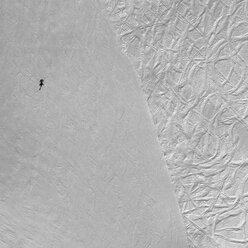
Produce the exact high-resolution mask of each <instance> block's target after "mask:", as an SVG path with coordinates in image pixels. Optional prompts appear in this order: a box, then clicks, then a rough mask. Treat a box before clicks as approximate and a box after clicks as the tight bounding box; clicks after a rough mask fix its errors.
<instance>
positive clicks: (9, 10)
mask: <svg viewBox="0 0 248 248" xmlns="http://www.w3.org/2000/svg"><path fill="white" fill-rule="evenodd" d="M98 4H99V3H97V2H95V1H94V0H89V1H73V0H67V1H63V0H51V1H38V0H30V1H20V0H2V1H1V2H0V7H1V10H0V11H1V15H0V18H1V22H0V27H1V34H0V48H1V50H0V62H1V73H0V77H1V78H0V79H1V90H0V108H1V117H0V128H1V129H0V248H185V247H187V242H186V235H185V229H184V225H183V222H182V219H181V216H180V214H179V208H178V205H177V201H176V197H175V196H174V193H173V188H172V186H171V183H170V179H169V177H168V175H167V171H166V169H165V164H164V162H163V161H162V154H161V152H160V150H159V149H160V148H159V144H158V142H157V139H156V132H155V131H154V128H153V124H152V120H151V118H150V116H149V113H148V109H147V108H146V103H145V100H144V99H143V97H142V93H141V89H140V88H139V86H138V82H137V79H136V75H135V73H134V70H133V68H132V66H131V63H130V62H129V60H128V59H127V58H126V57H125V56H124V55H122V54H121V49H120V47H118V46H117V44H116V40H115V36H114V35H113V33H112V31H111V29H110V27H109V23H108V22H107V21H106V20H107V19H105V16H104V15H103V13H102V11H100V8H99V5H98ZM41 82H42V84H41Z"/></svg>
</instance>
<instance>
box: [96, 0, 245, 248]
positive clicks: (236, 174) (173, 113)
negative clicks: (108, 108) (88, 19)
mask: <svg viewBox="0 0 248 248" xmlns="http://www.w3.org/2000/svg"><path fill="white" fill-rule="evenodd" d="M101 3H102V7H103V9H104V13H105V14H106V15H107V16H108V19H109V21H110V23H111V26H112V29H113V30H114V32H115V33H116V36H117V38H118V42H119V44H120V45H121V47H122V52H123V53H125V54H126V55H127V56H128V57H129V59H130V61H132V65H133V67H134V68H135V71H136V73H137V75H138V78H139V82H140V86H141V88H142V89H143V94H144V95H145V98H146V100H147V105H148V106H149V110H150V113H151V116H152V119H153V122H154V124H155V125H156V129H157V137H158V140H159V143H160V145H161V149H162V151H163V154H164V159H165V164H166V166H167V168H168V169H169V173H170V175H171V178H172V181H173V184H174V188H175V194H176V197H177V200H178V203H179V207H180V210H181V213H182V216H183V219H184V223H185V227H186V232H187V239H188V243H189V247H196V248H201V247H206V248H211V247H218V248H247V247H248V221H247V212H248V152H247V150H248V120H247V117H248V108H247V107H248V105H247V103H248V77H247V76H248V43H247V42H248V1H247V0H150V1H149V0H140V1H138V0H137V1H135V0H126V1H120V0H116V1H114V0H110V1H107V0H106V1H101Z"/></svg>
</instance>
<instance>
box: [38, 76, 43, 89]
mask: <svg viewBox="0 0 248 248" xmlns="http://www.w3.org/2000/svg"><path fill="white" fill-rule="evenodd" d="M43 82H44V79H41V80H40V84H39V86H40V88H39V90H41V88H42V86H43V85H44V83H43Z"/></svg>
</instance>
